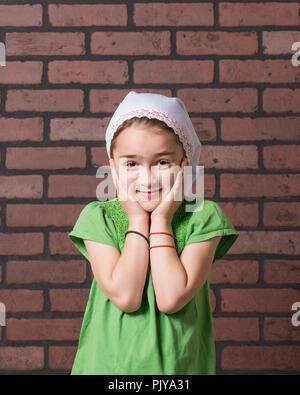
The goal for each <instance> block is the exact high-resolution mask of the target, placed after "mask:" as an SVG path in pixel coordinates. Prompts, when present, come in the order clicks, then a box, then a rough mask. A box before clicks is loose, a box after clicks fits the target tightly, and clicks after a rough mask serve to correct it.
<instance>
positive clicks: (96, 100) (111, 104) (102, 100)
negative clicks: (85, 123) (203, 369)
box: [90, 89, 172, 113]
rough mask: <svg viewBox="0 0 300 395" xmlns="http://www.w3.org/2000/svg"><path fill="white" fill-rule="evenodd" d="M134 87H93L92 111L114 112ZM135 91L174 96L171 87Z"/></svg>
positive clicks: (136, 90)
mask: <svg viewBox="0 0 300 395" xmlns="http://www.w3.org/2000/svg"><path fill="white" fill-rule="evenodd" d="M131 90H132V89H99V90H98V89H91V90H90V111H91V112H93V113H95V112H111V113H113V112H114V111H115V110H116V109H117V107H118V105H119V104H120V103H121V101H122V100H123V99H124V97H125V96H126V95H127V93H129V92H130V91H131ZM134 91H135V92H137V93H141V92H149V93H160V94H162V95H166V96H172V94H171V90H170V89H134Z"/></svg>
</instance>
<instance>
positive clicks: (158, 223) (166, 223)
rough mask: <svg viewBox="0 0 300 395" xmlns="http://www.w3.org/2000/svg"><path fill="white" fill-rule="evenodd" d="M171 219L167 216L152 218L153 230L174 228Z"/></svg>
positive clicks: (151, 227)
mask: <svg viewBox="0 0 300 395" xmlns="http://www.w3.org/2000/svg"><path fill="white" fill-rule="evenodd" d="M171 222H172V221H171V220H170V219H168V218H166V217H154V218H151V224H150V230H151V231H152V232H156V231H162V230H163V229H169V230H172V226H171Z"/></svg>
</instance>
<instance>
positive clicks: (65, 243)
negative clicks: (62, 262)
mask: <svg viewBox="0 0 300 395" xmlns="http://www.w3.org/2000/svg"><path fill="white" fill-rule="evenodd" d="M84 206H85V205H84V204H83V205H82V206H81V209H83V208H84ZM78 211H79V208H78ZM78 215H79V212H78ZM78 215H77V217H78ZM72 225H75V222H74V223H73V224H72ZM70 231H71V229H70ZM68 233H69V232H49V250H50V254H51V255H57V254H58V255H76V254H77V255H81V253H80V252H79V251H78V249H77V248H76V247H75V246H74V244H73V243H72V242H71V240H70V239H69V237H68ZM81 256H82V255H81Z"/></svg>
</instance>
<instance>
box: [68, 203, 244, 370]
mask: <svg viewBox="0 0 300 395" xmlns="http://www.w3.org/2000/svg"><path fill="white" fill-rule="evenodd" d="M186 204H188V205H189V204H190V202H187V201H186V200H183V202H182V204H181V205H180V207H179V208H178V209H177V211H176V213H175V214H174V217H173V219H172V229H173V234H174V236H175V238H176V241H175V243H176V251H177V253H178V256H180V254H181V252H182V250H183V248H184V247H185V246H186V245H188V244H191V243H196V242H199V241H203V240H207V239H210V238H212V237H214V236H222V239H221V240H220V242H219V244H218V247H217V249H216V253H215V256H214V259H213V263H214V262H215V261H216V260H217V259H221V258H222V257H223V256H224V255H225V254H226V253H227V251H228V250H229V249H230V248H231V246H232V245H233V243H234V242H235V241H236V239H237V238H238V235H239V234H238V232H237V231H236V229H235V228H234V226H233V225H232V223H231V222H230V220H229V219H228V218H227V216H226V215H225V213H224V211H223V210H222V209H221V207H220V206H219V205H218V204H217V203H215V202H213V201H211V200H207V199H205V200H204V201H203V208H202V209H201V210H200V211H194V212H186V211H187V210H186V209H185V206H186ZM128 226H129V221H128V217H127V214H126V212H125V210H124V209H123V207H122V206H121V204H120V202H119V200H118V198H115V199H112V200H108V201H105V202H100V201H93V202H91V203H89V204H87V205H86V206H85V207H84V208H83V210H82V211H81V213H80V215H79V217H78V220H77V222H76V224H75V225H74V228H73V230H72V231H71V232H70V233H69V237H70V239H71V240H72V242H73V243H74V244H75V246H76V247H77V248H78V249H79V251H80V252H81V253H82V254H83V255H84V256H85V258H86V259H87V260H89V257H88V253H87V250H86V248H85V245H84V242H83V239H88V240H94V241H98V242H100V243H104V244H109V245H112V246H114V247H116V248H117V249H118V250H119V252H120V253H122V250H123V247H124V243H125V236H124V235H125V232H126V231H127V230H128ZM103 259H105V257H103ZM149 266H150V264H149ZM71 374H72V375H74V374H100V375H104V374H107V375H185V374H191V375H198V374H215V344H214V335H213V321H212V310H211V302H210V288H209V278H208V279H207V281H206V282H205V284H204V285H203V286H202V288H201V289H200V291H199V292H198V293H197V294H196V296H195V297H194V298H193V299H192V300H191V301H190V302H189V303H187V304H186V305H185V306H184V307H183V308H182V309H181V310H179V311H178V312H176V313H174V314H165V313H162V312H161V311H160V310H159V309H158V308H157V305H156V300H155V293H154V288H153V284H152V278H151V270H148V274H147V277H146V281H145V287H144V291H143V296H142V301H141V306H140V308H139V309H138V310H137V311H135V312H131V313H126V312H124V311H122V310H121V309H119V308H118V307H117V306H116V305H115V304H113V303H112V302H111V301H110V299H109V298H108V297H107V296H106V294H105V293H104V292H103V291H102V289H101V288H100V286H99V285H98V283H97V282H96V280H95V278H94V279H93V282H92V286H91V290H90V295H89V300H88V303H87V306H86V311H85V314H84V317H83V322H82V328H81V333H80V338H79V344H78V350H77V353H76V357H75V360H74V364H73V368H72V372H71Z"/></svg>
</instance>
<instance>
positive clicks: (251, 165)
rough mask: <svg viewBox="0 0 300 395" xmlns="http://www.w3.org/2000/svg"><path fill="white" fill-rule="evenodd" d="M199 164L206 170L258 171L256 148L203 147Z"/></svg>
mask: <svg viewBox="0 0 300 395" xmlns="http://www.w3.org/2000/svg"><path fill="white" fill-rule="evenodd" d="M199 163H201V164H202V165H203V166H205V168H206V169H213V168H215V169H258V152H257V147H256V146H254V145H252V146H250V145H247V146H246V145H242V146H235V145H233V146H229V145H226V146H222V145H221V146H217V145H205V146H203V147H202V149H201V158H200V161H199Z"/></svg>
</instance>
